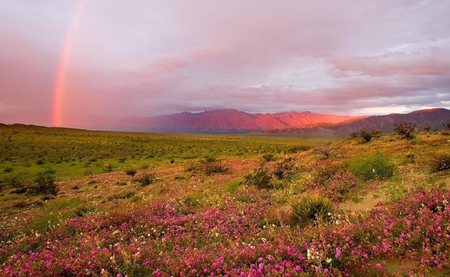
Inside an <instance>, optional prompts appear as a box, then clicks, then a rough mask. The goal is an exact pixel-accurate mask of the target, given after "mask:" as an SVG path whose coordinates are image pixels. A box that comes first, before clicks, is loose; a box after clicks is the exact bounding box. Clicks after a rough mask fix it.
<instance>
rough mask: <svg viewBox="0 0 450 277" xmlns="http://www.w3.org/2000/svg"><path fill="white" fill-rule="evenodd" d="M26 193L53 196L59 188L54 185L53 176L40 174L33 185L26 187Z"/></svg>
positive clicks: (45, 173) (44, 173)
mask: <svg viewBox="0 0 450 277" xmlns="http://www.w3.org/2000/svg"><path fill="white" fill-rule="evenodd" d="M28 192H29V193H31V194H34V195H36V194H53V195H57V194H58V192H59V187H58V185H57V184H56V183H55V178H54V177H53V174H51V173H47V172H41V173H39V174H38V175H37V177H36V178H35V179H34V183H33V184H32V185H30V186H29V187H28Z"/></svg>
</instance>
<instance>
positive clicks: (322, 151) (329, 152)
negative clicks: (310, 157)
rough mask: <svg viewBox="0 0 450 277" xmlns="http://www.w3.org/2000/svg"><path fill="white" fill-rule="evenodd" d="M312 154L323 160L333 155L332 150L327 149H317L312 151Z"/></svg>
mask: <svg viewBox="0 0 450 277" xmlns="http://www.w3.org/2000/svg"><path fill="white" fill-rule="evenodd" d="M314 152H315V153H316V154H319V155H322V156H323V159H328V158H329V157H330V156H331V155H332V154H333V152H334V150H333V149H331V148H329V147H319V148H316V149H314Z"/></svg>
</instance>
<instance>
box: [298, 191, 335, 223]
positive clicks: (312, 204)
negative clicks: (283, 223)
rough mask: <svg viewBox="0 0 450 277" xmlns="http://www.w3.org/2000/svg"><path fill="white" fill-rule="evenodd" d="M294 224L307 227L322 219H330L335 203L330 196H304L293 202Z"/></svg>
mask: <svg viewBox="0 0 450 277" xmlns="http://www.w3.org/2000/svg"><path fill="white" fill-rule="evenodd" d="M291 208H292V215H291V222H292V223H293V224H296V225H299V226H301V227H305V226H307V225H309V224H312V223H315V222H317V221H320V220H325V221H326V220H329V219H330V218H331V213H332V212H333V204H332V202H331V201H330V200H329V199H328V198H324V197H311V196H303V197H302V198H300V199H296V200H294V201H292V202H291Z"/></svg>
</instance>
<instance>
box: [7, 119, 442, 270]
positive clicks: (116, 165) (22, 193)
mask: <svg viewBox="0 0 450 277" xmlns="http://www.w3.org/2000/svg"><path fill="white" fill-rule="evenodd" d="M0 131H1V137H0V216H1V225H0V272H2V275H4V276H114V277H116V276H130V277H131V276H362V275H364V276H448V275H450V266H449V265H450V254H448V249H450V221H449V219H450V213H449V212H448V209H449V200H450V191H449V189H450V174H449V173H450V170H449V169H450V150H449V149H450V147H449V146H450V133H449V132H447V131H431V130H428V131H421V132H416V133H414V134H413V136H411V137H408V138H406V137H405V136H402V135H401V134H397V133H392V134H379V133H376V134H375V133H374V134H373V135H371V138H370V139H369V140H367V139H366V138H364V136H357V135H354V136H351V137H350V136H349V138H346V139H336V140H325V139H308V140H305V139H301V138H297V137H271V136H262V135H259V136H257V135H204V134H146V133H120V132H99V131H86V130H73V129H63V128H43V127H36V126H23V125H11V126H6V125H4V126H0ZM365 135H367V133H365Z"/></svg>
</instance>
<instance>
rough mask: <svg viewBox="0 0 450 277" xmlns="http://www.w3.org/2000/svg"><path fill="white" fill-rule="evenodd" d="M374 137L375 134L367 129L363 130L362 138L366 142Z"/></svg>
mask: <svg viewBox="0 0 450 277" xmlns="http://www.w3.org/2000/svg"><path fill="white" fill-rule="evenodd" d="M372 137H373V135H372V133H370V132H366V131H362V132H361V138H362V139H363V140H364V141H366V142H369V141H370V140H371V139H372Z"/></svg>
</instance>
